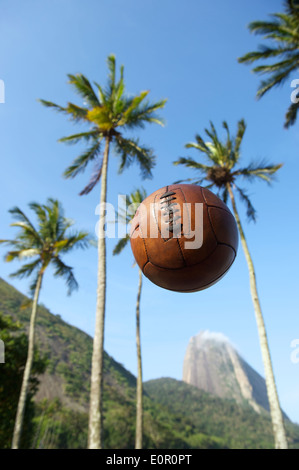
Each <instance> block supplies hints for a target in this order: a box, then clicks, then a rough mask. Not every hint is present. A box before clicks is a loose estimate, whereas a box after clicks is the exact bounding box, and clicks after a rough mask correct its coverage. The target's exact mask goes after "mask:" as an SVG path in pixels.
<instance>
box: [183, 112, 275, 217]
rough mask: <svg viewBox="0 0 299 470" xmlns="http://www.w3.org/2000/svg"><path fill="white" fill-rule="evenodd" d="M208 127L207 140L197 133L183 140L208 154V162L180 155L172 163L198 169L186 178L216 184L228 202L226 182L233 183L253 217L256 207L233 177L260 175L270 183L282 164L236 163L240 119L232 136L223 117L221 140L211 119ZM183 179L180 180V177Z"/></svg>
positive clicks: (242, 129) (242, 126) (243, 127)
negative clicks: (225, 135)
mask: <svg viewBox="0 0 299 470" xmlns="http://www.w3.org/2000/svg"><path fill="white" fill-rule="evenodd" d="M210 127H211V129H210V130H208V129H205V132H206V134H207V135H208V137H209V139H210V141H208V142H205V141H204V140H203V138H202V137H201V136H200V135H198V134H197V135H196V136H195V139H196V142H190V143H188V144H186V148H195V149H197V150H199V151H200V152H201V153H203V154H204V155H205V156H206V158H207V164H203V163H201V162H198V161H195V160H194V159H193V158H191V157H181V158H179V159H178V160H177V161H175V162H174V164H175V165H179V164H181V165H185V166H187V167H190V168H193V169H194V170H197V171H198V175H199V176H198V177H194V178H189V179H188V180H185V181H191V182H193V183H194V184H203V183H204V182H206V183H207V187H208V188H212V187H215V188H216V189H217V193H218V195H219V196H220V197H221V198H222V199H223V200H224V202H227V199H228V194H229V193H228V191H229V190H228V185H229V186H231V185H233V186H234V188H235V189H236V190H237V191H238V193H239V195H240V197H241V199H242V200H243V202H245V204H246V206H247V216H248V218H249V219H251V220H255V214H256V211H255V209H254V207H253V206H252V204H251V201H250V199H249V197H248V196H247V194H246V192H245V190H244V189H242V188H240V187H239V186H238V185H237V183H236V181H237V180H239V179H240V178H241V177H242V178H244V179H246V180H248V181H252V180H254V179H255V178H259V179H262V180H264V181H266V182H267V183H270V182H271V180H272V179H273V176H274V173H275V172H276V171H277V170H278V169H279V168H281V166H282V165H281V164H278V165H267V164H265V162H260V163H250V164H249V165H248V166H247V167H239V166H238V164H239V160H240V156H241V154H240V147H241V143H242V139H243V137H244V133H245V130H246V124H245V121H244V120H243V119H241V120H240V121H239V122H238V130H237V133H236V137H231V135H230V131H229V128H228V125H227V123H226V121H224V122H223V127H224V129H225V130H226V134H227V137H226V140H225V141H224V142H222V141H221V140H220V139H219V138H218V135H217V132H216V129H215V127H214V125H213V123H212V122H211V123H210ZM181 181H182V180H181Z"/></svg>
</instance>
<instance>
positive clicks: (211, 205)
mask: <svg viewBox="0 0 299 470" xmlns="http://www.w3.org/2000/svg"><path fill="white" fill-rule="evenodd" d="M200 189H201V194H202V197H203V198H204V201H205V203H206V205H207V206H208V207H217V209H222V210H223V211H225V212H228V213H229V214H230V215H232V213H231V211H230V210H229V208H227V209H225V208H224V207H219V206H216V205H215V204H209V203H208V201H207V200H206V197H205V194H204V192H203V188H202V187H200ZM222 202H223V201H222ZM223 204H225V203H224V202H223Z"/></svg>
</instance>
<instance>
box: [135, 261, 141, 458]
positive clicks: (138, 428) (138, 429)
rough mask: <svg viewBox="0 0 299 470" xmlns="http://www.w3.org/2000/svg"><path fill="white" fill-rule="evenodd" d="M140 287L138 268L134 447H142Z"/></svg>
mask: <svg viewBox="0 0 299 470" xmlns="http://www.w3.org/2000/svg"><path fill="white" fill-rule="evenodd" d="M141 289H142V271H141V269H139V285H138V294H137V302H136V346H137V369H138V372H137V391H136V438H135V449H142V434H143V405H142V362H141V343H140V297H141Z"/></svg>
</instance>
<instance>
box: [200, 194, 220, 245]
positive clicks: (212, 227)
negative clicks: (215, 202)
mask: <svg viewBox="0 0 299 470" xmlns="http://www.w3.org/2000/svg"><path fill="white" fill-rule="evenodd" d="M201 192H202V190H201ZM207 213H208V218H209V221H210V225H211V229H212V232H213V234H214V237H215V239H216V242H217V243H219V242H218V238H217V236H216V233H215V230H214V226H213V222H212V220H211V217H210V213H209V206H208V208H207Z"/></svg>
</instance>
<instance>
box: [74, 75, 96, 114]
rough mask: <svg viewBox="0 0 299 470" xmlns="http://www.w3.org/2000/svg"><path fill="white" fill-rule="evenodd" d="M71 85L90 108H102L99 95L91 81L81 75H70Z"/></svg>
mask: <svg viewBox="0 0 299 470" xmlns="http://www.w3.org/2000/svg"><path fill="white" fill-rule="evenodd" d="M68 78H69V83H70V84H71V85H73V87H74V88H75V90H76V92H77V93H79V95H80V96H82V98H83V99H84V100H85V101H86V102H87V103H88V104H89V106H91V107H94V106H100V102H99V100H98V97H97V95H96V94H95V92H94V89H93V88H92V85H91V83H90V82H89V80H88V79H87V78H86V77H85V76H84V75H83V74H81V73H78V74H76V75H72V74H68Z"/></svg>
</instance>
